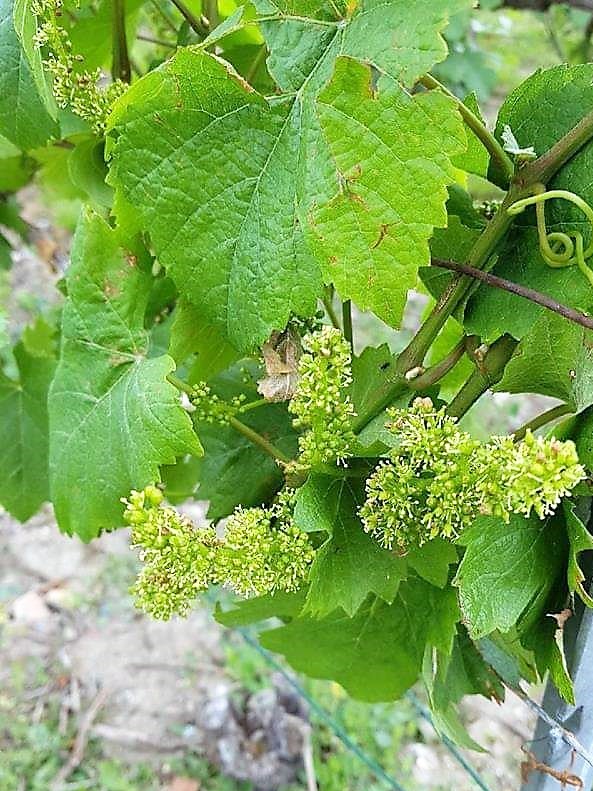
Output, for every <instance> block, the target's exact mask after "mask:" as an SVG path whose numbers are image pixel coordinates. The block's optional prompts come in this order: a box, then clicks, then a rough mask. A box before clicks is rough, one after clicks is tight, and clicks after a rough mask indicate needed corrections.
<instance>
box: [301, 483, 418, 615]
mask: <svg viewBox="0 0 593 791" xmlns="http://www.w3.org/2000/svg"><path fill="white" fill-rule="evenodd" d="M363 502H364V484H363V481H357V480H356V479H355V478H332V477H330V476H324V475H314V476H312V477H310V478H309V480H308V481H307V483H306V484H305V485H304V486H303V487H301V488H300V489H299V490H298V493H297V503H296V507H295V513H294V519H295V523H296V525H297V526H298V527H300V528H301V529H302V530H305V531H307V532H315V531H317V530H323V531H325V532H326V533H328V535H329V538H328V539H327V541H325V543H323V544H322V545H321V547H319V549H318V550H317V553H316V555H315V560H314V561H313V565H312V567H311V571H310V575H309V581H310V587H309V592H308V594H307V601H306V603H305V609H304V612H305V613H307V614H310V615H312V616H313V617H315V618H320V617H323V616H325V615H329V613H331V612H333V611H334V610H336V609H338V608H340V607H341V608H342V609H343V610H344V611H345V612H346V613H347V614H348V615H350V616H351V617H352V616H353V615H354V613H355V612H356V611H357V610H358V608H359V607H360V605H361V604H362V603H363V601H364V600H365V599H366V597H367V596H368V594H369V593H375V594H377V596H380V597H381V598H382V599H383V600H384V601H386V602H388V603H390V602H392V601H393V599H394V597H395V594H396V593H397V589H398V587H399V585H400V582H401V581H402V580H403V579H405V578H406V576H407V564H406V561H405V560H404V559H403V558H400V557H398V556H397V555H396V554H395V553H394V552H390V551H388V550H386V549H383V548H382V547H380V546H379V544H378V543H377V542H376V541H375V540H374V539H373V538H371V536H370V535H368V533H365V532H364V530H363V527H362V524H361V522H360V519H359V518H358V508H359V507H360V506H361V505H362V504H363Z"/></svg>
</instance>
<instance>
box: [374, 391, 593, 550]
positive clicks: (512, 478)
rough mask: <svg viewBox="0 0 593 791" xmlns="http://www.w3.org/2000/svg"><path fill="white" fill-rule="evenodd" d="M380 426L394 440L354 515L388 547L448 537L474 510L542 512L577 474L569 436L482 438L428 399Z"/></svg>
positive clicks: (505, 517) (574, 481) (502, 515)
mask: <svg viewBox="0 0 593 791" xmlns="http://www.w3.org/2000/svg"><path fill="white" fill-rule="evenodd" d="M387 425H388V428H389V429H390V431H392V432H393V434H394V436H395V438H396V439H397V446H396V448H395V449H394V451H393V452H392V453H391V455H390V458H389V459H387V460H383V461H381V462H380V463H379V465H378V466H377V467H376V468H375V470H374V472H373V473H372V474H371V476H370V477H369V478H368V480H367V482H366V500H365V503H364V505H363V506H362V507H361V509H360V516H361V519H362V522H363V525H364V528H365V530H366V531H367V532H369V533H371V534H372V535H374V536H375V537H376V539H377V540H378V541H379V543H380V544H381V545H382V546H384V547H387V548H389V549H392V548H394V547H396V548H397V549H398V550H401V551H404V552H405V551H407V550H408V549H410V548H411V547H414V546H419V545H421V544H423V543H424V542H425V541H428V540H430V539H431V538H435V537H436V536H442V537H444V538H455V537H457V536H458V535H459V534H460V533H461V531H462V530H463V529H464V528H466V527H468V526H469V525H470V524H471V523H472V522H473V521H474V519H475V518H476V517H477V516H478V515H480V514H492V515H494V516H498V517H500V518H502V519H503V520H504V521H506V522H508V521H509V519H510V515H511V514H522V515H524V516H529V515H530V514H531V513H532V511H534V512H535V513H536V514H537V515H538V516H539V517H540V518H541V519H544V518H545V517H546V516H548V515H549V514H551V513H552V512H553V511H554V509H555V508H556V506H557V505H558V503H559V502H560V500H561V498H562V497H564V496H566V495H569V494H570V492H571V490H572V489H573V488H574V487H575V486H576V485H577V483H579V481H581V480H583V478H584V477H585V471H584V469H583V467H582V466H581V464H579V460H578V456H577V452H576V448H575V446H574V443H573V442H571V441H566V442H560V441H558V440H556V439H549V440H546V439H543V438H542V437H534V436H533V434H531V433H530V432H528V433H527V435H526V437H525V439H524V440H523V441H521V442H514V441H513V438H512V437H494V438H493V439H492V440H491V441H490V442H487V443H482V442H480V441H478V440H476V439H474V438H473V437H471V436H470V435H469V434H468V433H467V432H465V431H462V430H461V429H460V428H459V427H458V425H457V422H456V421H455V419H454V418H452V417H449V416H448V415H446V413H445V409H444V408H442V409H438V410H437V409H435V407H434V406H433V403H432V401H431V400H430V399H428V398H418V399H416V400H415V401H414V404H413V405H412V407H411V408H410V409H398V410H392V411H391V421H390V422H389V423H388V424H387Z"/></svg>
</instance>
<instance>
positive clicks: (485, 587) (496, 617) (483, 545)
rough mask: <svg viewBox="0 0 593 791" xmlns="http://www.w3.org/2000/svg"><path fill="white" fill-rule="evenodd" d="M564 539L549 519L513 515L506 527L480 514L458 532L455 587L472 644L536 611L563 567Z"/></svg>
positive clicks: (505, 628) (501, 522)
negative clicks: (459, 549) (461, 548)
mask: <svg viewBox="0 0 593 791" xmlns="http://www.w3.org/2000/svg"><path fill="white" fill-rule="evenodd" d="M562 539H563V537H562V535H561V532H560V531H559V530H558V525H557V524H555V523H554V521H553V520H550V519H548V520H546V521H541V520H540V519H538V518H537V517H536V516H533V517H531V518H529V519H525V518H523V517H521V516H516V515H512V516H511V519H510V522H509V524H505V522H503V521H502V520H501V519H498V518H496V517H491V516H481V517H478V518H477V519H476V521H475V522H474V523H473V525H472V526H471V527H470V528H469V529H467V530H465V531H464V532H463V533H462V535H461V537H460V539H459V542H458V543H460V544H462V545H463V546H465V548H466V549H465V555H464V557H463V560H462V561H461V564H460V566H459V569H458V571H457V575H456V577H455V580H454V581H453V584H454V585H456V586H457V587H458V588H459V602H460V605H461V611H462V612H463V616H464V623H465V624H466V625H467V627H468V629H469V632H470V635H471V637H472V638H473V639H474V640H477V639H479V638H480V637H484V635H487V634H489V633H490V632H493V631H494V630H495V629H500V630H501V631H503V632H505V631H507V630H508V629H510V628H511V627H512V626H514V625H515V624H516V623H517V621H519V620H520V619H521V618H522V617H527V616H529V617H532V615H533V613H535V612H539V610H538V607H541V604H542V601H545V599H546V597H547V595H548V593H549V592H550V589H551V587H552V585H553V584H554V580H555V578H556V576H557V575H558V572H559V570H560V567H561V565H562V563H563V552H562V551H561V550H562V548H563V544H562ZM527 611H529V612H527Z"/></svg>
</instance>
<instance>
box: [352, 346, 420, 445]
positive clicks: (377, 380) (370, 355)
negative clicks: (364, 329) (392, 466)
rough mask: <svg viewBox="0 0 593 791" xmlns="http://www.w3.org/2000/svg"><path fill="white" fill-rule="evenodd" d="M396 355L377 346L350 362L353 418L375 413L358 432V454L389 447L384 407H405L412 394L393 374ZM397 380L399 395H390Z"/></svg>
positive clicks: (389, 437)
mask: <svg viewBox="0 0 593 791" xmlns="http://www.w3.org/2000/svg"><path fill="white" fill-rule="evenodd" d="M396 362H397V355H395V354H393V353H392V352H391V349H390V348H389V346H388V345H387V344H386V343H383V344H382V345H381V346H377V347H373V346H367V347H366V349H364V351H363V352H362V354H360V355H359V356H358V357H353V359H352V380H353V381H352V385H351V388H350V397H351V399H352V403H353V405H354V410H355V412H356V414H357V415H363V414H365V413H367V412H369V411H377V412H378V414H377V416H376V417H374V418H373V419H372V420H370V421H369V423H368V424H367V425H366V426H364V427H363V428H362V430H361V431H360V432H359V433H358V437H357V439H358V443H359V445H360V448H359V449H357V452H358V453H359V454H360V455H368V454H371V455H380V453H381V452H382V451H383V450H384V449H385V448H388V447H390V446H391V445H393V435H392V434H390V432H388V431H387V429H386V428H385V423H386V421H387V415H386V414H385V408H386V407H387V406H391V407H405V406H407V405H408V403H409V402H410V399H411V398H412V397H413V395H414V393H413V391H412V390H410V389H409V388H408V387H406V385H405V384H403V383H401V377H399V376H398V375H397V369H396ZM398 380H399V383H400V387H399V392H397V393H396V392H394V384H395V383H397V382H398Z"/></svg>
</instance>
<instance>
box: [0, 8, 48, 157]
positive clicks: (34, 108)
mask: <svg viewBox="0 0 593 791" xmlns="http://www.w3.org/2000/svg"><path fill="white" fill-rule="evenodd" d="M0 63H1V64H2V68H0V134H2V135H4V137H6V138H7V139H8V140H10V141H11V142H12V143H14V144H15V145H16V146H18V148H20V149H21V150H23V151H28V150H30V149H32V148H37V147H39V146H42V145H44V143H45V142H46V141H47V140H48V139H49V138H50V137H52V135H55V134H57V131H58V130H57V127H56V125H55V123H54V122H53V120H52V119H51V117H50V116H49V114H48V113H47V110H46V109H45V106H44V104H43V102H42V100H41V99H40V97H39V93H38V90H37V86H36V84H35V80H34V78H33V75H32V74H31V70H30V68H29V63H28V61H27V58H26V56H25V53H24V52H23V50H22V49H21V44H20V42H19V39H18V37H17V34H16V32H15V29H14V22H13V0H0Z"/></svg>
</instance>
